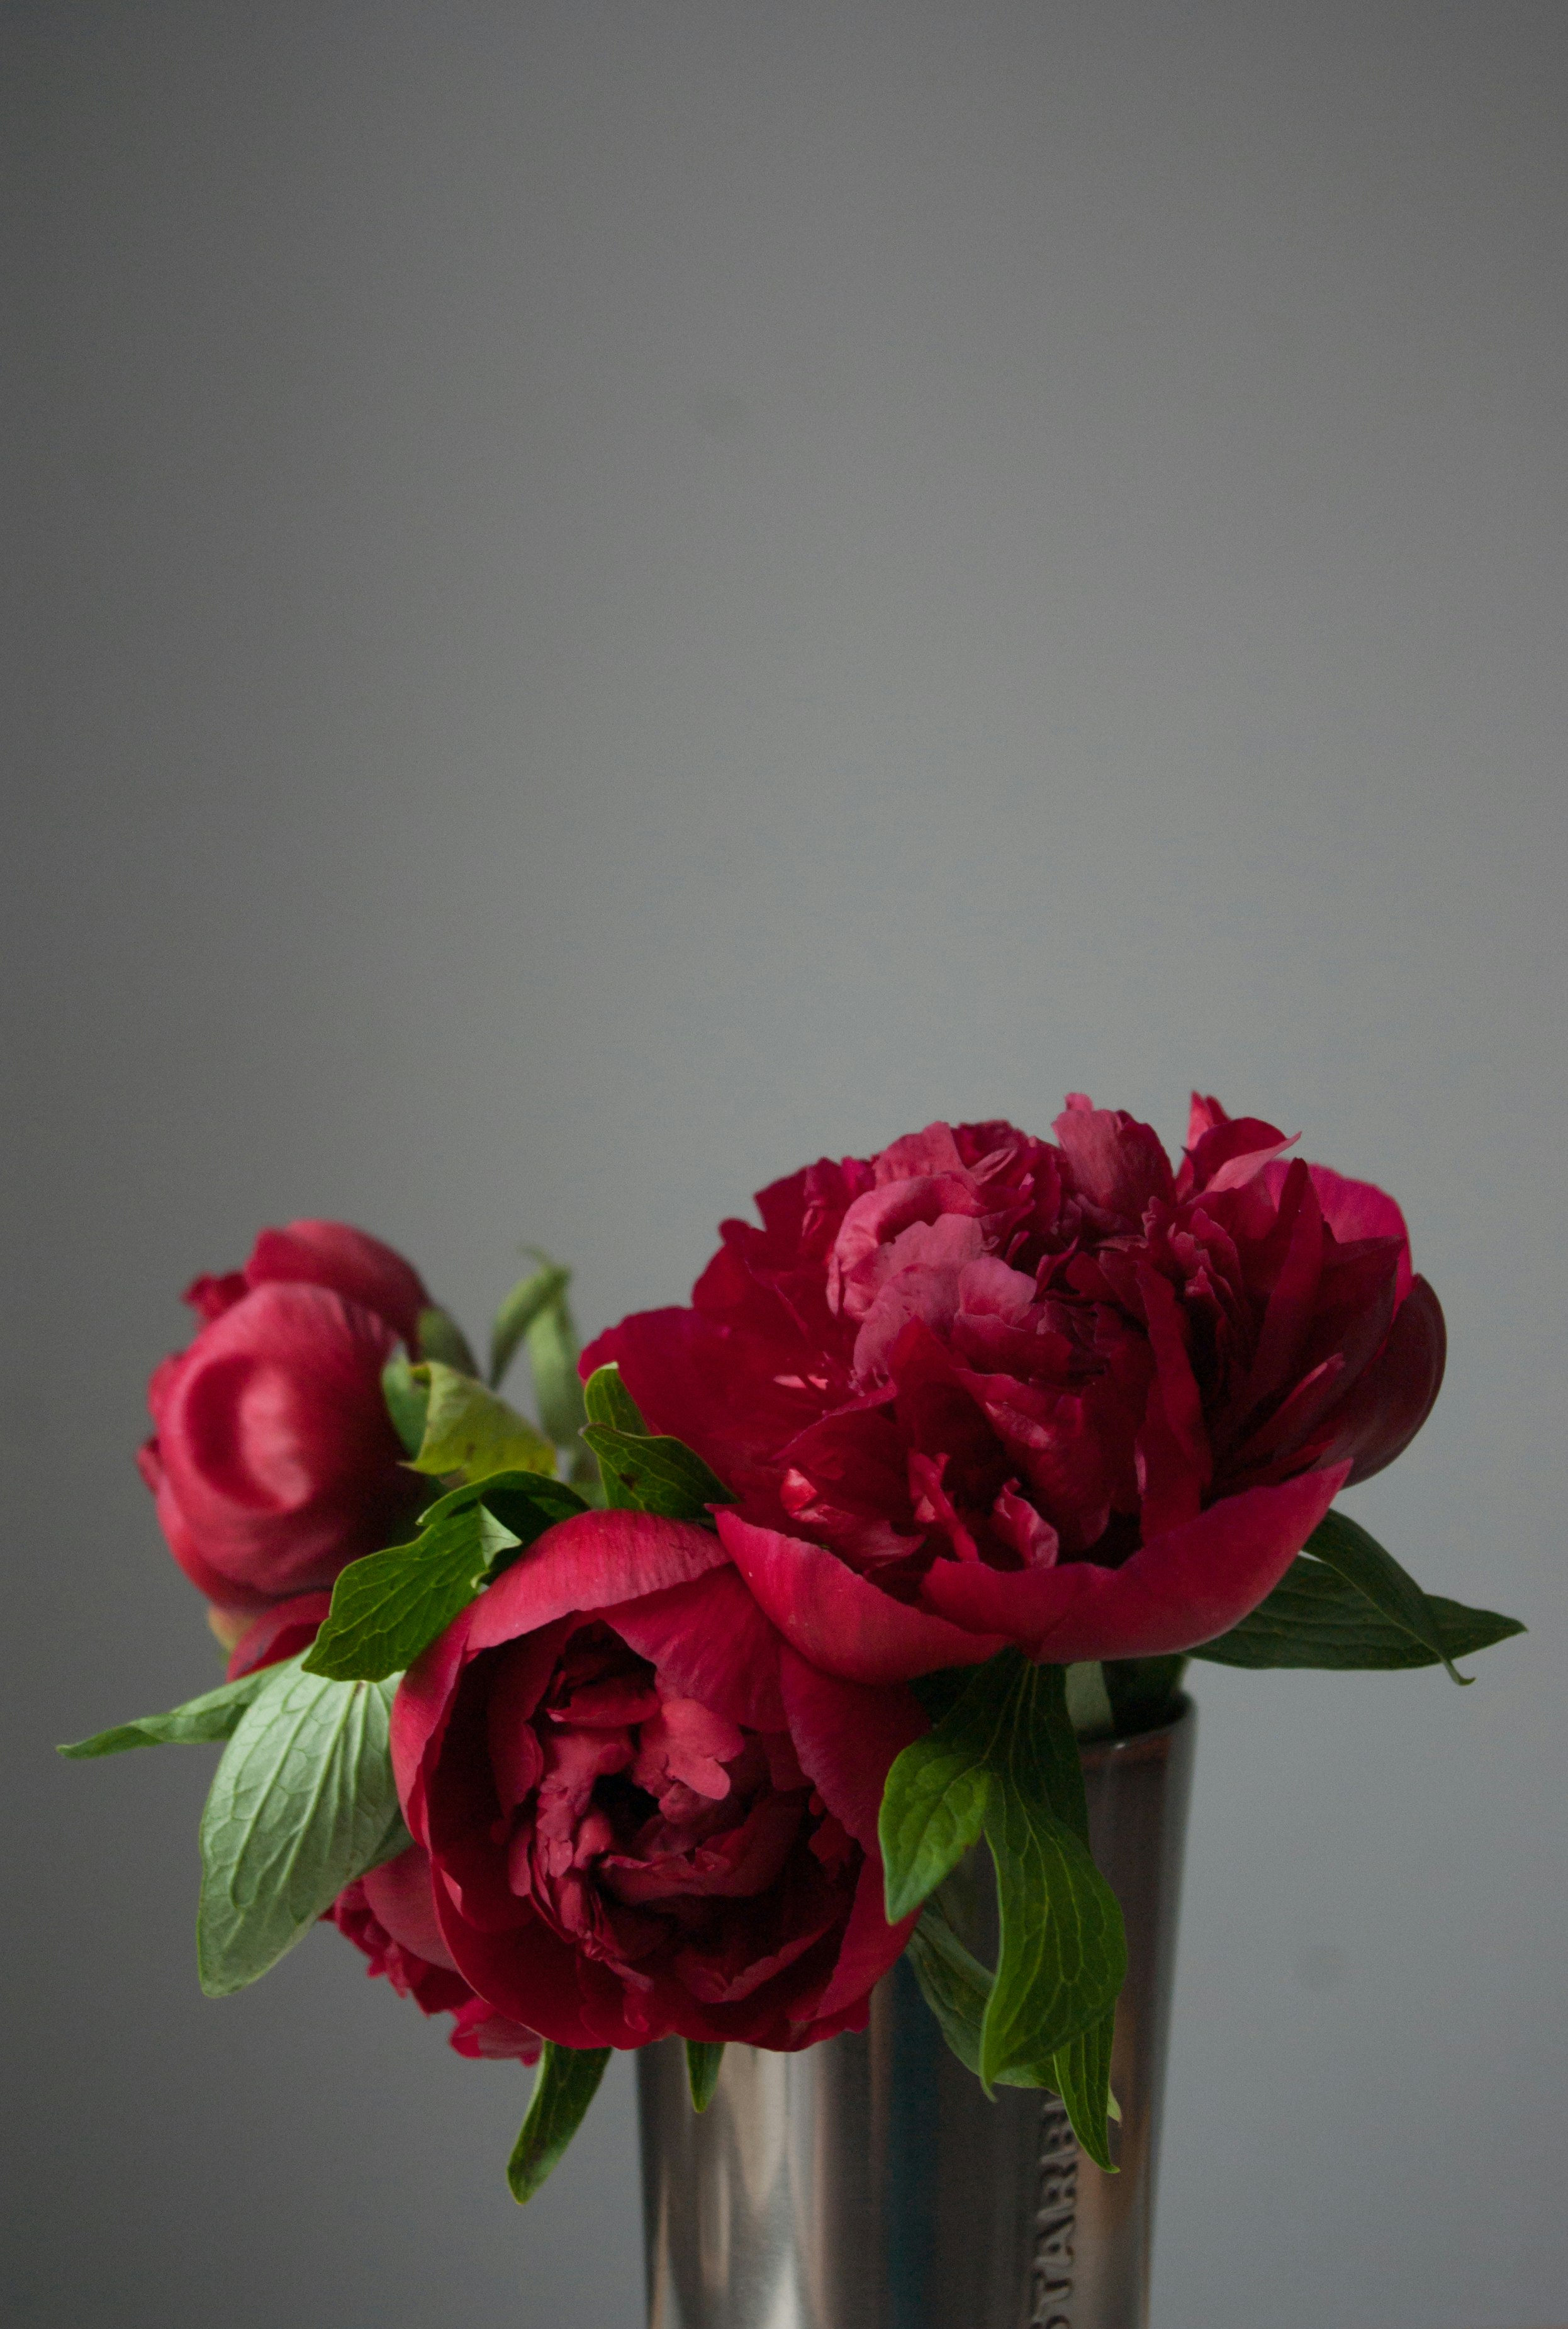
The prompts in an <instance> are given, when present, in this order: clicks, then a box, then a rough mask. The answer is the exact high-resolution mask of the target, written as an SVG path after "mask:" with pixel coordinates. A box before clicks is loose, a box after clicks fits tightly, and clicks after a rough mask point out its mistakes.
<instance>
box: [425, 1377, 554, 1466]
mask: <svg viewBox="0 0 1568 2329" xmlns="http://www.w3.org/2000/svg"><path fill="white" fill-rule="evenodd" d="M413 1373H414V1380H415V1381H416V1382H423V1383H424V1384H425V1385H426V1386H427V1389H428V1391H429V1394H430V1407H429V1412H428V1414H427V1418H426V1421H425V1437H424V1439H423V1441H422V1442H421V1443H420V1447H419V1452H418V1455H417V1456H416V1457H414V1459H413V1466H414V1469H415V1471H416V1472H428V1473H433V1474H435V1475H436V1476H437V1477H440V1476H443V1475H445V1474H446V1473H447V1472H461V1473H462V1474H463V1475H464V1476H465V1479H466V1480H467V1481H469V1482H471V1483H472V1482H474V1481H476V1480H484V1479H487V1478H488V1477H489V1476H490V1475H491V1474H492V1473H493V1472H548V1473H553V1472H554V1470H555V1449H554V1448H553V1447H551V1446H550V1444H549V1440H548V1439H546V1438H545V1437H544V1436H543V1434H542V1433H541V1432H539V1431H536V1430H535V1429H534V1428H533V1426H532V1424H531V1423H529V1422H527V1421H525V1420H524V1419H523V1418H522V1417H521V1415H519V1414H518V1412H517V1410H515V1408H511V1407H508V1405H507V1404H506V1401H505V1400H503V1399H497V1397H496V1395H495V1393H494V1392H493V1391H487V1390H486V1389H485V1387H484V1384H483V1383H482V1382H476V1381H474V1377H473V1376H472V1375H466V1374H459V1373H458V1372H456V1370H455V1368H453V1367H449V1366H447V1365H446V1364H444V1363H443V1362H442V1361H441V1360H439V1359H432V1360H431V1361H429V1363H427V1364H426V1365H424V1366H418V1367H416V1368H415V1369H414V1371H413Z"/></svg>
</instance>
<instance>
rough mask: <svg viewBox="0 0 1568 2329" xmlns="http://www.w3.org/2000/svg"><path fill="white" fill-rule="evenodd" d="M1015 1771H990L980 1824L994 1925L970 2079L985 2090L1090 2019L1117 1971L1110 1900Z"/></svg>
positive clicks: (1108, 2003)
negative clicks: (992, 1887)
mask: <svg viewBox="0 0 1568 2329" xmlns="http://www.w3.org/2000/svg"><path fill="white" fill-rule="evenodd" d="M1015 1771H1016V1766H1015V1767H1014V1768H1009V1769H1008V1770H1007V1771H1006V1772H1003V1773H1000V1774H998V1777H997V1783H996V1786H995V1788H994V1791H993V1794H992V1797H991V1805H990V1807H989V1809H988V1810H987V1813H986V1822H985V1832H986V1838H987V1841H988V1842H989V1843H990V1845H991V1854H992V1857H993V1858H994V1860H995V1862H996V1873H997V1906H998V1909H999V1911H1000V1923H1001V1947H1000V1953H999V1957H998V1963H997V1971H996V1979H995V1981H994V1983H993V1984H992V1986H991V1999H990V2002H989V2004H987V2007H986V2012H985V2021H984V2023H983V2024H982V2025H981V2048H980V2074H981V2079H982V2080H983V2082H984V2083H985V2084H986V2085H987V2086H988V2087H989V2086H992V2085H994V2084H995V2082H996V2080H997V2079H998V2078H999V2077H1000V2075H1001V2073H1002V2072H1003V2071H1004V2070H1010V2069H1012V2068H1013V2067H1014V2066H1015V2065H1019V2064H1023V2063H1028V2062H1032V2061H1038V2060H1040V2059H1041V2058H1042V2057H1043V2056H1045V2055H1048V2054H1055V2053H1056V2052H1057V2051H1058V2050H1059V2049H1060V2048H1062V2047H1064V2046H1066V2045H1067V2044H1068V2043H1069V2042H1070V2041H1071V2040H1073V2039H1074V2038H1076V2037H1077V2036H1078V2035H1079V2034H1080V2033H1081V2032H1083V2031H1084V2030H1086V2029H1088V2028H1090V2027H1091V2026H1092V2025H1093V2024H1094V2023H1098V2022H1099V2021H1100V2020H1101V2018H1102V2017H1103V2015H1104V2014H1106V2013H1110V2011H1111V2010H1112V2008H1113V2006H1114V2004H1115V2003H1116V1995H1117V1993H1118V1991H1119V1990H1120V1989H1121V1986H1122V1981H1123V1979H1124V1978H1125V1975H1126V1972H1127V1947H1126V1942H1125V1940H1124V1938H1123V1936H1122V1911H1121V1909H1120V1907H1119V1905H1118V1903H1117V1900H1116V1896H1115V1894H1114V1893H1113V1891H1112V1890H1111V1888H1110V1886H1109V1885H1108V1884H1107V1883H1106V1881H1105V1880H1104V1878H1103V1876H1102V1875H1101V1873H1100V1872H1099V1870H1098V1869H1097V1868H1096V1867H1095V1865H1094V1861H1093V1860H1092V1859H1091V1857H1090V1855H1089V1850H1088V1846H1087V1845H1086V1844H1084V1843H1080V1842H1079V1840H1078V1838H1077V1836H1075V1834H1074V1833H1073V1831H1072V1829H1071V1828H1070V1827H1068V1826H1067V1825H1066V1822H1065V1821H1062V1820H1060V1819H1057V1818H1056V1816H1055V1815H1054V1814H1053V1813H1051V1812H1050V1811H1049V1810H1047V1807H1046V1805H1045V1803H1044V1802H1043V1800H1042V1799H1041V1796H1040V1794H1039V1791H1038V1789H1036V1788H1034V1787H1030V1786H1028V1784H1027V1783H1026V1784H1023V1785H1020V1784H1019V1780H1018V1778H1017V1777H1016V1776H1015ZM1062 2099H1063V2101H1064V2102H1066V2101H1068V2100H1069V2099H1070V2098H1068V2097H1066V2096H1064V2097H1063V2098H1062Z"/></svg>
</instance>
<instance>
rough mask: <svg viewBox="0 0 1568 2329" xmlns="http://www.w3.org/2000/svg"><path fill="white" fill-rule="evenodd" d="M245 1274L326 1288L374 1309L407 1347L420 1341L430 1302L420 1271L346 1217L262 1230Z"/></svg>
mask: <svg viewBox="0 0 1568 2329" xmlns="http://www.w3.org/2000/svg"><path fill="white" fill-rule="evenodd" d="M244 1274H245V1278H246V1282H247V1283H248V1284H249V1285H251V1286H264V1285H267V1284H268V1283H269V1282H273V1281H277V1280H284V1281H290V1280H291V1281H293V1282H294V1283H295V1284H296V1285H304V1286H324V1287H326V1288H327V1289H328V1291H329V1292H330V1293H333V1294H341V1295H343V1297H344V1298H345V1300H347V1301H350V1302H357V1303H359V1304H360V1305H361V1307H363V1308H364V1309H366V1310H373V1311H374V1312H375V1313H376V1315H377V1316H378V1317H380V1318H384V1319H385V1320H386V1321H387V1324H388V1325H390V1326H391V1327H393V1328H394V1329H395V1330H396V1332H397V1333H398V1334H400V1335H401V1336H402V1338H403V1340H404V1342H405V1343H407V1344H408V1347H409V1349H410V1350H413V1349H415V1348H416V1347H417V1345H418V1331H419V1313H420V1311H421V1310H423V1309H425V1308H427V1306H428V1305H429V1300H430V1297H429V1296H428V1294H427V1293H426V1291H425V1287H424V1283H423V1281H422V1279H421V1278H420V1277H419V1273H418V1270H416V1269H413V1268H410V1267H409V1265H408V1262H406V1261H405V1260H404V1259H403V1257H402V1255H401V1254H400V1253H395V1252H394V1251H393V1250H392V1248H391V1247H390V1245H383V1244H382V1243H381V1240H380V1238H373V1237H368V1236H367V1235H366V1233H365V1231H363V1230H356V1229H352V1228H351V1227H350V1226H349V1224H348V1222H347V1221H290V1222H289V1224H288V1227H287V1228H286V1229H283V1230H263V1231H262V1232H261V1234H260V1236H259V1237H258V1239H257V1240H256V1244H255V1247H254V1249H253V1250H252V1252H251V1256H250V1259H249V1261H248V1262H247V1263H246V1265H245V1272H244Z"/></svg>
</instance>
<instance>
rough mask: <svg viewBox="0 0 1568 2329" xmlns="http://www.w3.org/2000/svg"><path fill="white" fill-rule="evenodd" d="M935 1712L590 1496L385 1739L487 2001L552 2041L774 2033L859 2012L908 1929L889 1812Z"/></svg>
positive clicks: (485, 1598)
mask: <svg viewBox="0 0 1568 2329" xmlns="http://www.w3.org/2000/svg"><path fill="white" fill-rule="evenodd" d="M925 1727H926V1724H925V1716H924V1715H923V1714H922V1713H921V1711H920V1709H919V1707H918V1705H917V1704H916V1702H915V1699H914V1698H913V1696H912V1695H911V1694H910V1693H908V1692H906V1691H904V1690H901V1689H891V1690H883V1691H875V1692H873V1691H865V1690H860V1689H858V1688H856V1687H855V1686H854V1685H853V1684H850V1683H841V1682H835V1681H833V1680H831V1679H830V1678H828V1677H827V1676H825V1675H822V1674H819V1673H817V1672H815V1671H814V1670H813V1669H812V1668H811V1667H810V1666H808V1665H807V1664H805V1663H804V1662H803V1660H802V1659H801V1658H799V1657H797V1656H796V1655H794V1653H793V1651H792V1650H790V1649H789V1648H788V1647H787V1646H786V1645H784V1643H783V1642H782V1641H781V1640H780V1639H779V1636H777V1634H776V1633H775V1631H774V1629H773V1627H771V1626H769V1625H768V1623H767V1621H766V1620H765V1617H763V1615H762V1613H761V1611H760V1610H759V1609H758V1608H757V1606H756V1602H755V1601H754V1600H753V1599H752V1598H751V1596H750V1595H749V1594H748V1593H747V1592H746V1588H745V1586H744V1585H743V1584H742V1582H741V1580H740V1579H739V1578H738V1577H737V1575H736V1573H735V1570H733V1568H732V1567H731V1566H730V1565H729V1562H728V1557H727V1555H726V1553H725V1551H724V1548H723V1546H722V1545H721V1544H720V1542H719V1541H718V1537H717V1536H715V1535H714V1534H713V1533H712V1532H711V1531H709V1530H707V1529H703V1528H697V1527H693V1526H691V1525H690V1524H689V1523H682V1522H678V1521H667V1520H660V1519H655V1518H653V1517H652V1516H650V1515H648V1514H646V1513H626V1512H612V1513H582V1514H580V1515H578V1516H577V1517H575V1518H573V1519H571V1520H568V1521H564V1522H562V1523H559V1525H558V1526H557V1527H555V1528H553V1529H551V1530H550V1531H549V1532H548V1533H547V1534H546V1535H545V1536H543V1537H541V1538H540V1541H539V1542H538V1544H537V1545H535V1546H534V1547H533V1548H532V1549H531V1550H530V1551H529V1552H528V1553H526V1554H525V1555H524V1556H523V1557H522V1558H521V1560H520V1561H517V1563H516V1564H515V1565H514V1566H513V1567H512V1569H509V1570H507V1571H506V1572H505V1574H504V1575H503V1576H502V1578H501V1579H499V1581H498V1582H497V1583H495V1584H494V1585H493V1586H491V1588H490V1589H489V1590H488V1591H487V1592H485V1593H484V1594H483V1595H482V1596H481V1598H479V1599H478V1600H477V1601H476V1602H474V1604H473V1605H472V1606H471V1607H470V1608H467V1609H465V1611H464V1612H463V1614H462V1616H461V1617H457V1618H456V1619H455V1621H454V1623H453V1624H452V1625H451V1626H450V1627H448V1628H447V1630H446V1633H445V1634H444V1635H443V1636H441V1637H440V1639H439V1640H438V1641H437V1642H435V1643H434V1644H432V1645H431V1647H430V1648H429V1649H428V1650H427V1652H426V1653H425V1655H423V1657H421V1658H420V1659H419V1660H418V1663H417V1664H415V1665H414V1666H413V1667H411V1668H410V1670H409V1672H408V1675H407V1677H406V1679H405V1680H404V1683H403V1684H402V1687H401V1689H400V1690H399V1693H398V1698H397V1702H396V1704H395V1706H394V1709H393V1716H392V1755H393V1761H394V1765H395V1767H396V1769H397V1774H398V1791H399V1796H400V1797H401V1799H402V1804H403V1809H404V1815H405V1817H406V1818H407V1820H408V1825H409V1828H410V1829H411V1830H412V1832H413V1834H414V1835H415V1837H416V1838H417V1839H418V1842H419V1843H421V1844H423V1845H424V1847H425V1848H426V1850H427V1852H428V1853H429V1855H430V1861H431V1865H432V1868H433V1870H434V1879H435V1900H436V1914H437V1923H438V1925H439V1928H440V1933H441V1938H442V1939H443V1941H444V1942H445V1944H446V1948H447V1950H448V1951H449V1952H450V1955H451V1957H452V1960H453V1962H454V1963H455V1966H456V1967H457V1970H458V1972H459V1973H460V1974H461V1975H463V1977H464V1979H465V1981H467V1982H469V1983H471V1984H472V1985H473V1987H474V1990H475V1991H477V1992H478V1994H480V1995H481V1996H482V1997H484V1998H486V1999H488V2000H489V2002H490V2004H492V2006H493V2008H494V2009H495V2011H496V2012H498V2013H502V2014H503V2015H505V2016H506V2017H508V2018H509V2019H510V2020H512V2021H515V2022H519V2023H526V2024H528V2025H529V2026H530V2027H531V2028H533V2029H536V2030H539V2031H541V2032H543V2033H544V2035H545V2036H546V2037H547V2038H550V2039H553V2040H555V2041H558V2042H559V2043H561V2044H563V2045H568V2046H578V2047H584V2046H641V2045H643V2044H644V2043H646V2042H647V2041H649V2040H651V2039H655V2038H662V2037H665V2036H668V2035H670V2034H671V2033H675V2034H678V2035H681V2036H682V2037H686V2038H696V2039H707V2040H722V2039H742V2040H746V2041H749V2042H751V2043H753V2044H756V2045H764V2046H769V2047H773V2048H775V2049H781V2050H786V2051H787V2050H791V2049H793V2048H796V2047H800V2046H805V2045H809V2044H811V2043H812V2041H815V2040H816V2039H819V2038H825V2037H829V2036H831V2034H832V2033H833V2032H835V2031H839V2030H845V2029H859V2028H860V2027H862V2026H863V2025H864V2023H865V2020H866V2017H867V2013H868V2011H869V2004H868V2000H869V1993H870V1990H871V1988H872V1986H873V1985H874V1984H875V1983H876V1982H877V1981H878V1980H879V1979H880V1977H881V1975H883V1974H884V1973H886V1972H887V1969H888V1967H889V1966H891V1965H892V1963H893V1961H894V1959H895V1958H896V1957H897V1955H898V1953H899V1951H900V1949H901V1948H902V1947H903V1946H904V1943H905V1941H906V1938H907V1936H908V1929H909V1928H908V1925H907V1924H905V1925H901V1926H897V1927H889V1926H888V1925H887V1922H886V1921H885V1919H884V1918H883V1914H882V1867H881V1862H880V1860H879V1858H878V1853H877V1813H878V1806H879V1804H880V1801H881V1796H882V1785H883V1781H884V1779H885V1778H886V1777H887V1768H888V1766H889V1764H890V1763H891V1762H892V1760H893V1758H894V1757H895V1755H897V1753H898V1752H899V1751H900V1750H901V1749H903V1748H904V1747H905V1746H906V1745H907V1744H908V1743H909V1741H910V1740H913V1739H915V1738H918V1737H919V1736H920V1734H921V1733H922V1732H923V1731H924V1730H925Z"/></svg>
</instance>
